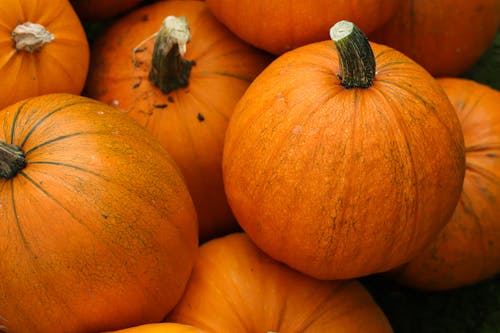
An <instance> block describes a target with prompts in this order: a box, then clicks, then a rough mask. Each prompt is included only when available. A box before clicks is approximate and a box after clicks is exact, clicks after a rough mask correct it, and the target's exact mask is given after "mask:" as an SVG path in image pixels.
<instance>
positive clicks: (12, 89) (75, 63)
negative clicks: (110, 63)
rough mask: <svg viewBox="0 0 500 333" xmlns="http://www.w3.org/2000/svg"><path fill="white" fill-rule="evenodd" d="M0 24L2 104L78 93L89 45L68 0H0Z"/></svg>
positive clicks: (86, 64) (83, 75)
mask: <svg viewBox="0 0 500 333" xmlns="http://www.w3.org/2000/svg"><path fill="white" fill-rule="evenodd" d="M0 26H1V27H2V29H0V86H1V87H2V89H0V109H2V108H4V107H6V106H8V105H10V104H12V103H15V102H18V101H20V100H22V99H25V98H28V97H32V96H38V95H42V94H48V93H72V94H80V93H81V92H82V89H83V86H84V84H85V79H86V77H87V71H88V67H89V45H88V42H87V37H86V35H85V31H84V30H83V27H82V25H81V23H80V20H79V19H78V16H77V15H76V14H75V12H74V10H73V8H72V7H71V4H70V3H69V2H68V1H67V0H53V1H52V0H51V1H50V3H49V2H47V1H39V0H2V1H0Z"/></svg>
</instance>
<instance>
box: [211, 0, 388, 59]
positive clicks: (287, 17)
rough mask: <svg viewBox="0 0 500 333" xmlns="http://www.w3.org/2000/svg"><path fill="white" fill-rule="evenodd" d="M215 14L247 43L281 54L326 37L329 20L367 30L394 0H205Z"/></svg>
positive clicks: (380, 20) (382, 18) (384, 16)
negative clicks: (349, 22)
mask: <svg viewBox="0 0 500 333" xmlns="http://www.w3.org/2000/svg"><path fill="white" fill-rule="evenodd" d="M206 3H207V5H208V7H209V8H210V10H211V11H212V12H213V13H214V15H215V16H216V17H217V18H218V19H219V20H220V21H221V22H222V23H223V24H225V25H226V26H227V27H228V28H229V29H230V30H231V31H232V32H234V33H235V34H236V35H237V36H239V37H240V38H241V39H243V40H244V41H246V42H247V43H249V44H251V45H254V46H256V47H258V48H261V49H263V50H266V51H268V52H270V53H272V54H275V55H280V54H282V53H284V52H286V51H289V50H291V49H294V48H297V47H299V46H302V45H305V44H309V43H312V42H319V41H323V40H325V39H327V38H328V29H329V28H330V26H331V25H332V23H334V22H337V21H339V20H342V19H345V20H349V21H353V22H356V24H357V25H358V26H359V27H361V29H362V30H363V31H365V32H366V33H369V32H372V31H374V30H375V29H376V28H378V27H379V26H380V25H382V24H383V23H385V22H387V21H388V20H389V19H390V17H391V16H392V15H393V14H394V13H395V11H396V9H397V6H398V1H397V0H335V1H331V0H330V1H325V0H321V1H320V0H315V1H309V0H206Z"/></svg>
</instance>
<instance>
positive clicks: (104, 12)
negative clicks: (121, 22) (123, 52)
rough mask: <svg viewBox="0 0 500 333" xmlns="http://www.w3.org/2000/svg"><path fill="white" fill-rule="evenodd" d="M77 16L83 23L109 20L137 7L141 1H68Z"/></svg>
mask: <svg viewBox="0 0 500 333" xmlns="http://www.w3.org/2000/svg"><path fill="white" fill-rule="evenodd" d="M70 2H71V5H72V6H73V8H74V9H75V11H76V13H77V14H78V16H79V17H80V18H81V19H82V20H85V21H97V20H104V19H111V18H114V17H116V16H118V15H120V14H124V13H125V12H127V11H128V10H131V9H133V8H134V7H136V6H138V5H139V4H140V3H141V2H142V0H105V1H102V0H70Z"/></svg>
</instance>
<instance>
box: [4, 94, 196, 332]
mask: <svg viewBox="0 0 500 333" xmlns="http://www.w3.org/2000/svg"><path fill="white" fill-rule="evenodd" d="M0 141H1V143H0V176H1V178H0V203H1V209H0V220H1V221H2V223H0V235H1V236H0V237H1V242H0V250H1V253H2V260H1V261H0V271H1V272H2V274H1V275H0V314H1V315H0V327H2V328H1V329H0V330H2V329H3V331H5V332H32V333H36V332H75V333H78V332H98V331H103V330H112V329H119V328H125V327H129V326H133V325H140V324H145V323H150V322H155V321H156V322H157V321H160V320H161V319H162V318H163V317H164V316H165V314H166V313H167V312H168V311H169V310H170V309H171V308H172V307H173V306H174V305H175V304H176V303H177V302H178V300H179V299H180V297H181V294H182V292H183V291H184V288H185V285H186V283H187V280H188V278H189V274H190V273H191V269H192V266H193V264H194V259H195V257H196V254H197V250H198V243H197V232H198V230H197V224H196V212H195V208H194V205H193V203H192V200H191V198H190V196H189V192H188V190H187V187H186V184H185V182H184V180H183V178H182V175H181V173H180V171H179V169H178V167H177V166H176V165H175V163H174V161H173V160H172V158H170V157H169V156H168V154H166V153H165V151H164V149H163V147H162V146H161V145H160V144H159V143H158V142H157V140H156V139H154V137H152V136H151V135H150V133H148V132H147V131H145V130H144V129H143V128H142V127H140V126H139V125H138V124H137V123H136V122H134V121H132V120H131V119H130V118H129V117H126V116H124V115H123V114H122V113H120V112H119V111H117V110H116V109H114V108H112V107H109V106H107V105H105V104H103V103H99V102H97V101H94V100H92V99H89V98H86V97H81V96H75V95H70V94H48V95H42V96H38V97H33V98H30V99H28V100H25V101H21V102H19V103H15V104H13V105H11V106H9V107H7V108H5V109H3V110H2V111H1V112H0Z"/></svg>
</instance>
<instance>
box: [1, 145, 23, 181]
mask: <svg viewBox="0 0 500 333" xmlns="http://www.w3.org/2000/svg"><path fill="white" fill-rule="evenodd" d="M26 165H27V162H26V158H25V157H24V152H23V150H22V149H21V148H19V147H18V146H16V145H13V144H8V143H5V142H1V141H0V178H6V179H10V178H13V177H14V176H15V175H17V173H18V172H19V171H21V170H22V169H24V168H25V167H26Z"/></svg>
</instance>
